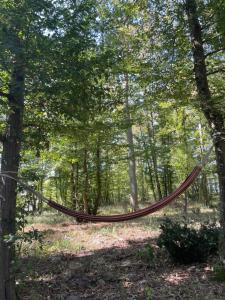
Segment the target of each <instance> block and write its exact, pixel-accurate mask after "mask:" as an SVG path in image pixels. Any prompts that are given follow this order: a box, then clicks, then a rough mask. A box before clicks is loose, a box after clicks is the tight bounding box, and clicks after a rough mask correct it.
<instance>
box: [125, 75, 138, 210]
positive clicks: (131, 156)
mask: <svg viewBox="0 0 225 300" xmlns="http://www.w3.org/2000/svg"><path fill="white" fill-rule="evenodd" d="M125 85H126V97H125V113H126V122H127V125H128V128H127V142H128V148H129V150H128V164H129V165H128V168H129V179H130V191H131V197H130V202H131V206H132V209H133V210H137V209H138V187H137V176H136V158H135V153H134V141H133V131H132V124H131V118H130V112H129V79H128V74H126V75H125Z"/></svg>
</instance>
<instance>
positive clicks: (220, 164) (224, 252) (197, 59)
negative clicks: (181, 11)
mask: <svg viewBox="0 0 225 300" xmlns="http://www.w3.org/2000/svg"><path fill="white" fill-rule="evenodd" d="M185 4H186V13H187V16H188V23H189V30H190V36H191V42H192V53H193V60H194V73H195V82H196V87H197V92H198V100H199V104H200V107H201V109H202V111H203V113H204V115H205V117H206V119H207V120H208V123H209V126H210V128H211V133H212V138H213V142H214V146H215V152H216V161H217V170H218V176H219V184H220V203H221V208H220V209H221V210H220V215H221V217H220V224H221V228H222V232H221V239H220V256H221V261H223V262H224V260H225V124H224V120H225V113H224V109H223V105H222V103H220V104H219V105H218V104H217V103H216V101H215V98H214V95H213V93H212V92H211V91H210V87H209V81H208V76H209V74H208V72H207V67H206V53H205V50H204V47H203V43H204V42H203V34H202V26H201V24H200V20H199V12H198V7H197V3H196V1H195V0H186V3H185ZM217 50H218V49H217Z"/></svg>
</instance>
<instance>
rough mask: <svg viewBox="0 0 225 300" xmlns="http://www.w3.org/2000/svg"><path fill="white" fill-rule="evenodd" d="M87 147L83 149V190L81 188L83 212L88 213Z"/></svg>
mask: <svg viewBox="0 0 225 300" xmlns="http://www.w3.org/2000/svg"><path fill="white" fill-rule="evenodd" d="M87 155H88V153H87V149H86V148H85V149H84V164H83V173H84V190H83V205H84V212H85V213H89V205H88V167H87Z"/></svg>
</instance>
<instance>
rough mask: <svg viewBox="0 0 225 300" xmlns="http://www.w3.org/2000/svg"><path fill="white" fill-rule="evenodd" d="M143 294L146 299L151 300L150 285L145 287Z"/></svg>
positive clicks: (151, 290) (151, 291)
mask: <svg viewBox="0 0 225 300" xmlns="http://www.w3.org/2000/svg"><path fill="white" fill-rule="evenodd" d="M145 294H146V300H152V299H153V289H152V288H150V287H146V288H145Z"/></svg>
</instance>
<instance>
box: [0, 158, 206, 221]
mask: <svg viewBox="0 0 225 300" xmlns="http://www.w3.org/2000/svg"><path fill="white" fill-rule="evenodd" d="M205 163H206V160H205V162H204V164H205ZM202 166H203V164H202V165H201V166H196V167H195V168H194V169H193V171H192V172H191V173H190V174H189V175H188V177H187V178H186V179H185V180H184V181H183V182H182V183H181V185H180V186H179V187H178V188H177V189H176V190H175V191H174V192H172V193H171V194H170V195H168V196H166V197H163V198H162V199H161V200H159V201H158V202H156V203H154V204H152V205H150V206H148V207H146V208H143V209H139V210H138V211H135V212H131V213H127V214H121V215H111V216H101V215H97V216H95V215H89V214H87V213H82V212H79V211H74V210H72V209H69V208H67V207H65V206H63V205H61V204H58V203H56V202H55V201H52V200H50V199H48V198H46V197H44V196H43V195H42V194H41V193H39V192H37V191H35V190H34V189H32V188H31V187H30V186H29V185H27V184H25V183H24V182H23V180H22V179H20V178H18V177H17V178H16V177H13V176H12V175H9V174H7V173H0V177H5V178H10V179H13V180H15V181H17V182H18V183H19V184H20V185H22V186H23V187H24V189H25V190H27V191H29V192H31V193H32V194H33V195H35V196H36V197H37V198H38V199H40V200H42V201H43V202H45V203H46V204H47V205H49V206H50V207H52V208H54V209H56V210H57V211H60V212H62V213H63V214H66V215H68V216H71V217H75V218H78V219H79V220H86V221H92V222H122V221H128V220H132V219H136V218H139V217H144V216H146V215H148V214H152V213H154V212H156V211H157V210H160V209H161V208H163V207H164V206H166V205H168V204H169V203H171V202H172V201H173V200H174V199H176V198H177V197H178V196H180V195H181V194H182V193H183V192H184V191H185V190H186V189H187V188H188V187H189V186H190V185H191V184H192V183H193V181H194V180H195V179H196V177H197V176H198V175H199V173H200V172H201V169H202ZM8 173H11V172H8Z"/></svg>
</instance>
